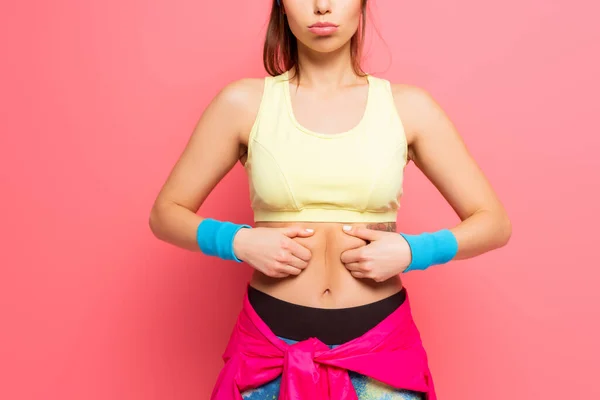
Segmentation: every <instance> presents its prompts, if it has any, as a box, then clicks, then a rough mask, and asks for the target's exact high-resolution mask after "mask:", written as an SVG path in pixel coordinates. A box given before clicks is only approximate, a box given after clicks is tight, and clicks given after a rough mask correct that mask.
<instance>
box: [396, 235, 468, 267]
mask: <svg viewBox="0 0 600 400" xmlns="http://www.w3.org/2000/svg"><path fill="white" fill-rule="evenodd" d="M400 235H402V236H403V237H404V239H406V241H407V242H408V245H409V246H410V251H411V254H412V260H411V262H410V264H409V265H408V267H407V268H406V269H405V270H404V272H408V271H412V270H425V269H427V268H429V267H431V266H432V265H439V264H445V263H447V262H448V261H450V260H452V259H453V258H454V256H456V253H457V252H458V242H457V241H456V237H455V236H454V234H453V233H452V232H451V231H450V230H449V229H442V230H439V231H437V232H433V233H429V232H425V233H421V234H418V235H407V234H404V233H400Z"/></svg>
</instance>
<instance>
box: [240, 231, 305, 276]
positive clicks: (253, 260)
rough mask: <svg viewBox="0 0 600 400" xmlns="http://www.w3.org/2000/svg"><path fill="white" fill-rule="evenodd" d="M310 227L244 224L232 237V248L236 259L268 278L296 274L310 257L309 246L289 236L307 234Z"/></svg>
mask: <svg viewBox="0 0 600 400" xmlns="http://www.w3.org/2000/svg"><path fill="white" fill-rule="evenodd" d="M313 233H314V232H313V231H312V230H307V229H303V228H300V227H297V226H291V227H286V228H264V227H259V228H252V229H248V228H244V229H240V230H239V231H238V232H237V233H236V235H235V237H234V238H233V251H234V253H235V255H236V257H238V258H239V259H240V260H242V261H245V262H246V263H248V264H250V265H251V266H252V267H253V268H255V269H256V270H258V271H260V272H262V273H263V274H265V275H267V276H269V277H271V278H285V277H288V276H290V275H298V274H300V272H302V270H303V269H304V268H306V266H307V265H308V261H309V260H310V258H311V256H312V254H311V252H310V250H309V249H307V248H306V247H304V246H302V245H300V244H299V243H298V242H296V241H295V240H293V239H292V238H294V237H309V236H312V235H313Z"/></svg>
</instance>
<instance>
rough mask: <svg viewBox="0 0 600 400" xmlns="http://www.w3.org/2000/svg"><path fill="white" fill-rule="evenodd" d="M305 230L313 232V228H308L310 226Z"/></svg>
mask: <svg viewBox="0 0 600 400" xmlns="http://www.w3.org/2000/svg"><path fill="white" fill-rule="evenodd" d="M305 230H306V232H310V233H313V232H314V229H310V228H306V229H305Z"/></svg>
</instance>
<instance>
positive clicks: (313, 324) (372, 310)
mask: <svg viewBox="0 0 600 400" xmlns="http://www.w3.org/2000/svg"><path fill="white" fill-rule="evenodd" d="M405 300H406V289H405V288H402V289H401V290H400V291H398V292H396V293H395V294H393V295H391V296H388V297H386V298H384V299H382V300H379V301H376V302H373V303H369V304H365V305H362V306H357V307H348V308H334V309H324V308H316V307H307V306H302V305H299V304H294V303H289V302H286V301H283V300H281V299H278V298H275V297H273V296H270V295H268V294H267V293H264V292H262V291H260V290H258V289H256V288H254V287H252V286H251V285H250V286H248V301H249V302H250V304H251V305H252V307H253V308H254V310H255V311H256V314H257V315H258V316H259V317H260V318H261V319H262V320H263V322H264V323H265V324H266V325H267V326H268V327H269V329H270V330H271V331H272V332H273V333H274V334H275V335H276V336H279V337H280V338H285V339H287V340H291V341H303V340H306V339H309V338H313V337H314V338H317V339H319V340H320V341H321V342H323V343H325V344H327V345H339V344H343V343H346V342H349V341H351V340H353V339H356V338H358V337H360V336H362V335H363V334H365V333H367V332H368V331H369V330H371V329H373V328H374V327H375V326H377V325H378V324H379V323H380V322H381V321H383V320H384V319H385V318H386V317H388V316H389V315H390V314H392V313H393V312H394V311H395V310H396V309H398V307H400V306H401V305H402V304H403V303H404V301H405Z"/></svg>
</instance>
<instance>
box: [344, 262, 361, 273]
mask: <svg viewBox="0 0 600 400" xmlns="http://www.w3.org/2000/svg"><path fill="white" fill-rule="evenodd" d="M344 266H345V267H346V269H347V270H348V271H351V272H363V271H362V267H361V265H360V263H357V262H351V263H346V264H344Z"/></svg>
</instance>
